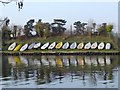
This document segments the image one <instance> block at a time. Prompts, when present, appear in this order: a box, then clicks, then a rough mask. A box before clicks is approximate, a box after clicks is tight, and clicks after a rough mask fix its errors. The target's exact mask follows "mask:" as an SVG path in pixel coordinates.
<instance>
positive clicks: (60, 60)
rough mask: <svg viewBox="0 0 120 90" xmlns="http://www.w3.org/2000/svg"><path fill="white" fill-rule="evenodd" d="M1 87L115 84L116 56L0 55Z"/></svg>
mask: <svg viewBox="0 0 120 90" xmlns="http://www.w3.org/2000/svg"><path fill="white" fill-rule="evenodd" d="M1 61H2V62H1V63H0V65H1V64H2V75H0V80H1V81H2V83H1V84H0V85H1V86H2V87H3V88H118V66H119V65H120V64H119V56H117V55H114V56H109V55H108V56H106V55H100V56H93V55H92V56H84V55H83V56H80V55H73V56H69V55H67V56H53V55H52V56H40V55H39V56H2V59H1Z"/></svg>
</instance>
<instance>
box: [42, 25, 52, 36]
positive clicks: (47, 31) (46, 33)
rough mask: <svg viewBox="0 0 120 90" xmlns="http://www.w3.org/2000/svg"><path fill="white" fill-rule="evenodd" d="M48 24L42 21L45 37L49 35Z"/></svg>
mask: <svg viewBox="0 0 120 90" xmlns="http://www.w3.org/2000/svg"><path fill="white" fill-rule="evenodd" d="M50 26H51V25H50V24H49V23H44V37H45V38H47V37H49V36H50Z"/></svg>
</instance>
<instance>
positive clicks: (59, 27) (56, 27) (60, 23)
mask: <svg viewBox="0 0 120 90" xmlns="http://www.w3.org/2000/svg"><path fill="white" fill-rule="evenodd" d="M66 22H67V21H65V20H63V19H54V22H53V23H52V24H51V26H52V34H53V35H62V34H63V33H64V32H65V30H66V28H65V27H64V25H65V24H66Z"/></svg>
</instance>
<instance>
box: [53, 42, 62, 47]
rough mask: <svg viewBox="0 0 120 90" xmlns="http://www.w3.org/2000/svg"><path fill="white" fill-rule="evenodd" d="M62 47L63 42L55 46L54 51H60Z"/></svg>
mask: <svg viewBox="0 0 120 90" xmlns="http://www.w3.org/2000/svg"><path fill="white" fill-rule="evenodd" d="M62 45H63V42H59V43H58V44H57V45H56V47H55V48H56V49H60V48H61V47H62Z"/></svg>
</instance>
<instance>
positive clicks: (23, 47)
mask: <svg viewBox="0 0 120 90" xmlns="http://www.w3.org/2000/svg"><path fill="white" fill-rule="evenodd" d="M27 47H28V44H25V45H23V46H22V47H21V48H20V51H25V50H26V49H27Z"/></svg>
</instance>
